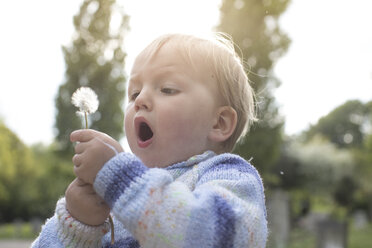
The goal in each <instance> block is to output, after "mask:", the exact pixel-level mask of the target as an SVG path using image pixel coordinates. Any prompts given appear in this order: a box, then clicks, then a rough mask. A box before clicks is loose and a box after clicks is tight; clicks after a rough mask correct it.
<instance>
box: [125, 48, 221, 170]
mask: <svg viewBox="0 0 372 248" xmlns="http://www.w3.org/2000/svg"><path fill="white" fill-rule="evenodd" d="M195 65H196V68H198V72H196V71H195V70H194V69H193V68H192V66H190V65H189V64H188V63H186V62H185V61H184V59H182V57H181V56H180V55H179V54H178V52H177V50H176V49H175V48H174V47H172V45H167V44H166V45H164V46H163V47H162V48H161V49H160V50H159V51H158V53H157V54H156V55H155V56H154V57H153V58H152V59H151V60H149V59H148V58H147V57H146V55H144V54H142V55H139V57H137V59H136V61H135V63H134V66H133V69H132V72H131V75H130V81H129V88H128V98H129V103H128V106H127V110H126V114H125V132H126V135H127V138H128V143H129V146H130V148H131V150H132V152H133V153H134V154H136V155H137V156H138V157H139V158H140V159H141V160H142V162H143V163H144V164H145V165H147V166H148V167H154V166H158V167H166V166H169V165H171V164H173V163H176V162H180V161H183V160H186V159H188V158H189V157H191V156H193V155H196V154H200V153H203V152H204V151H206V150H211V149H213V148H214V146H215V145H216V144H214V143H213V142H212V141H211V140H210V138H209V134H210V132H211V130H212V129H213V126H214V124H215V123H216V121H217V120H216V119H217V118H216V113H217V110H218V107H219V106H221V103H220V100H219V98H218V97H217V96H218V95H219V94H218V89H217V85H216V82H215V80H214V78H215V77H214V76H213V75H212V73H211V72H210V70H209V69H207V67H206V66H204V65H203V64H202V63H201V62H200V61H196V64H195Z"/></svg>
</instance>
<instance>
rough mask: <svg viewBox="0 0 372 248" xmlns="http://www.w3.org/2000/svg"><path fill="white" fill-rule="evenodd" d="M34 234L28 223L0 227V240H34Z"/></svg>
mask: <svg viewBox="0 0 372 248" xmlns="http://www.w3.org/2000/svg"><path fill="white" fill-rule="evenodd" d="M35 238H36V233H34V231H33V230H32V226H31V224H30V223H19V224H18V225H15V224H3V225H0V239H35Z"/></svg>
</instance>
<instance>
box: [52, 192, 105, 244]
mask: <svg viewBox="0 0 372 248" xmlns="http://www.w3.org/2000/svg"><path fill="white" fill-rule="evenodd" d="M56 215H57V218H58V228H57V229H58V230H57V235H58V238H59V239H60V240H61V242H62V243H63V244H64V246H65V247H102V237H103V236H104V235H105V234H106V233H107V232H109V231H110V224H109V221H108V219H107V220H106V221H105V223H103V224H102V225H99V226H89V225H85V224H83V223H81V222H80V221H78V220H77V219H75V218H74V217H72V216H71V215H70V213H69V212H68V211H67V209H66V199H65V198H61V199H59V201H58V202H57V207H56Z"/></svg>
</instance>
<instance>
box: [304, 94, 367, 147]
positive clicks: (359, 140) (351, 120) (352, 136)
mask: <svg viewBox="0 0 372 248" xmlns="http://www.w3.org/2000/svg"><path fill="white" fill-rule="evenodd" d="M371 110H372V109H369V108H368V107H367V105H364V104H363V103H362V102H360V101H358V100H351V101H347V102H346V103H344V104H343V105H341V106H339V107H337V108H336V109H334V110H333V111H331V112H330V113H329V114H328V115H327V116H324V117H322V118H321V119H320V120H319V121H318V123H317V124H315V125H314V126H312V127H311V128H310V129H309V130H308V131H307V132H306V137H307V139H308V140H309V139H311V138H312V137H314V136H315V135H323V136H324V137H326V138H327V139H329V140H330V141H331V142H332V143H334V144H337V145H338V146H339V147H350V148H351V147H361V146H362V144H363V138H364V135H365V130H364V129H365V127H366V126H367V125H368V123H369V125H370V124H371V120H370V115H371V113H372V112H371Z"/></svg>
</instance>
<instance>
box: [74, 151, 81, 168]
mask: <svg viewBox="0 0 372 248" xmlns="http://www.w3.org/2000/svg"><path fill="white" fill-rule="evenodd" d="M81 161H82V158H81V155H79V154H75V155H74V156H73V157H72V163H73V164H74V165H75V167H79V166H80V165H81Z"/></svg>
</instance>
